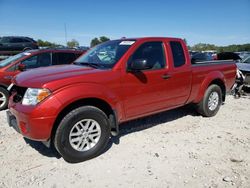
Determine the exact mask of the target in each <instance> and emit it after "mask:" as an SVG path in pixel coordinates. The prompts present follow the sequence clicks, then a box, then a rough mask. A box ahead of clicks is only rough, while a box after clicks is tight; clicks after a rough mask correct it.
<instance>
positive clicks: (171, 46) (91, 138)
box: [7, 38, 236, 162]
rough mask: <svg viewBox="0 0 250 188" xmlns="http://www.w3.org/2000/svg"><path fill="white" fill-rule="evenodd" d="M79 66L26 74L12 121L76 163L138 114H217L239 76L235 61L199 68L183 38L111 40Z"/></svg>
mask: <svg viewBox="0 0 250 188" xmlns="http://www.w3.org/2000/svg"><path fill="white" fill-rule="evenodd" d="M74 64H75V65H64V66H57V67H54V68H53V69H49V68H46V67H45V68H40V69H35V70H33V71H27V72H23V73H21V74H18V75H17V76H16V77H15V78H14V79H13V85H12V87H11V88H10V92H11V93H12V95H11V97H10V102H9V111H8V112H7V118H8V123H9V125H10V126H13V127H15V128H16V130H18V131H19V132H20V133H21V134H22V135H23V136H25V137H27V138H29V139H33V140H38V141H42V142H44V143H45V144H46V145H50V143H52V144H54V145H55V148H56V149H57V151H58V152H59V153H60V154H61V155H62V156H63V158H64V159H65V160H66V161H69V162H79V161H84V160H87V159H90V158H93V157H95V156H97V155H99V154H101V153H102V151H103V150H104V149H105V147H106V145H107V143H108V141H109V138H110V135H111V134H112V135H117V134H118V133H119V124H120V123H122V122H125V121H129V120H131V119H136V118H139V117H144V116H147V115H151V114H154V113H158V112H161V111H165V110H169V109H173V108H176V107H180V106H183V105H186V104H189V103H192V104H195V105H196V107H197V111H198V112H199V113H200V114H202V115H203V116H205V117H211V116H214V115H216V113H217V112H218V110H219V108H220V106H221V104H222V102H223V101H225V97H226V92H227V91H229V90H230V88H231V87H232V86H233V84H234V82H235V77H236V65H235V63H234V61H223V62H220V61H218V62H213V63H212V62H208V63H202V64H194V65H191V62H190V57H189V53H188V49H187V46H186V44H185V42H184V41H183V40H181V39H176V38H138V39H120V40H113V41H108V42H105V43H102V44H100V45H97V46H95V47H93V48H91V49H90V50H89V51H88V52H87V53H85V54H84V55H83V56H81V57H80V58H78V59H77V60H76V61H75V63H74Z"/></svg>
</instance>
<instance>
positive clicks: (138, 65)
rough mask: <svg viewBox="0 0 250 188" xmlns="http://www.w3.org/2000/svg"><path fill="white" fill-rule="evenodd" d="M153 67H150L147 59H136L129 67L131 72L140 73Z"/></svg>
mask: <svg viewBox="0 0 250 188" xmlns="http://www.w3.org/2000/svg"><path fill="white" fill-rule="evenodd" d="M151 68H152V66H150V65H149V63H148V60H147V59H136V60H133V61H132V62H131V64H130V66H129V70H130V71H140V70H146V69H151Z"/></svg>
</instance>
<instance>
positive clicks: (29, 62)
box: [22, 55, 38, 69]
mask: <svg viewBox="0 0 250 188" xmlns="http://www.w3.org/2000/svg"><path fill="white" fill-rule="evenodd" d="M37 60H38V56H37V55H36V56H32V57H30V58H28V59H26V60H24V61H22V64H24V65H25V67H26V69H32V68H37V67H38V61H37Z"/></svg>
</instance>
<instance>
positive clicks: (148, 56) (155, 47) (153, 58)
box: [130, 42, 166, 70]
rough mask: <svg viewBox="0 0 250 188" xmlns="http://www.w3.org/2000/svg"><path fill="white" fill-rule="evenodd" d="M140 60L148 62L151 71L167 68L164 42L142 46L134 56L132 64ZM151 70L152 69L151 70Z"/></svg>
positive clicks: (147, 43)
mask: <svg viewBox="0 0 250 188" xmlns="http://www.w3.org/2000/svg"><path fill="white" fill-rule="evenodd" d="M138 59H141V60H146V61H147V62H148V64H149V65H151V66H150V67H152V68H151V70H156V69H162V68H164V67H165V64H166V62H165V55H164V48H163V43H162V42H146V43H144V44H142V45H141V46H140V47H139V48H138V49H137V50H136V51H135V52H134V54H133V55H132V57H131V59H130V62H132V61H136V60H138ZM149 70H150V69H149Z"/></svg>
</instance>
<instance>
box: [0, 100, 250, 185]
mask: <svg viewBox="0 0 250 188" xmlns="http://www.w3.org/2000/svg"><path fill="white" fill-rule="evenodd" d="M249 110H250V97H249V96H248V97H244V98H240V99H234V98H233V97H232V96H228V97H227V101H226V103H225V105H223V106H222V108H221V110H220V111H219V113H218V114H217V115H216V116H215V117H213V118H203V117H201V116H198V115H197V114H196V113H194V112H192V109H191V108H190V107H184V108H179V109H177V110H172V111H169V112H165V113H161V114H158V115H155V116H151V117H148V118H144V119H141V120H136V121H132V122H129V123H126V124H123V125H122V130H121V135H120V136H119V137H117V138H113V139H112V142H111V143H110V145H109V148H108V149H107V151H106V152H105V153H104V154H102V155H101V156H99V157H97V158H95V159H92V160H89V161H86V162H83V163H78V164H69V163H67V162H65V161H64V160H63V159H62V158H59V156H58V155H57V154H56V153H55V152H52V151H51V150H49V149H47V148H46V147H45V146H43V145H42V144H40V143H37V142H32V141H28V140H24V139H23V138H22V137H21V136H20V135H19V134H17V133H15V131H14V130H13V129H12V128H9V127H8V126H7V123H6V118H5V112H0V165H1V170H0V187H1V188H2V187H8V188H9V187H25V188H26V187H37V186H40V187H53V188H55V187H73V186H74V187H115V188H116V187H126V188H127V187H250V117H249Z"/></svg>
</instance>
